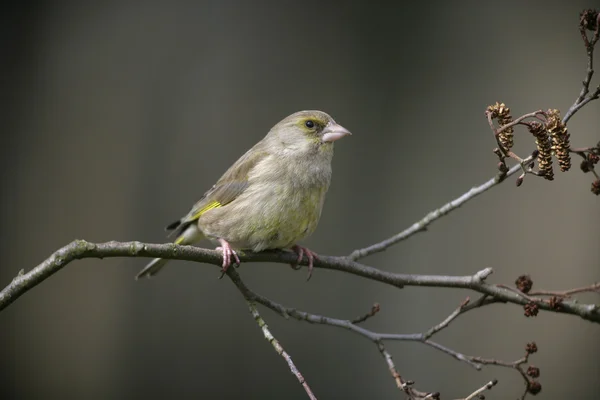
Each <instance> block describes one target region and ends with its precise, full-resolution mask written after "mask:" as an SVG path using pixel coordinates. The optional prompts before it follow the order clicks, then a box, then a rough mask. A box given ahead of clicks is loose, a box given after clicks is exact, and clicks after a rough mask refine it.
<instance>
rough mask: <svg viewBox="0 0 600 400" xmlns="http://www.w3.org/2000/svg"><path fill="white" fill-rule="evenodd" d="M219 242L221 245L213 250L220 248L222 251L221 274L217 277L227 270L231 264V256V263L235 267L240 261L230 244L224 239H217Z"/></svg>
mask: <svg viewBox="0 0 600 400" xmlns="http://www.w3.org/2000/svg"><path fill="white" fill-rule="evenodd" d="M219 242H220V243H221V246H219V247H217V248H215V250H220V251H221V252H222V253H223V264H222V269H221V276H220V277H219V279H221V278H223V276H224V275H225V273H226V272H227V269H228V268H229V267H230V266H231V264H232V262H231V259H232V258H233V259H234V260H235V262H234V263H233V264H234V265H235V266H236V267H239V265H240V264H241V262H240V258H239V257H238V255H237V253H236V252H235V250H233V249H232V248H231V245H230V244H229V243H228V242H227V241H226V240H225V239H219Z"/></svg>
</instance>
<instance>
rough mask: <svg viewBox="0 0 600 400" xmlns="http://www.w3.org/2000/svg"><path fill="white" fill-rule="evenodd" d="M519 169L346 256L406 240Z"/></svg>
mask: <svg viewBox="0 0 600 400" xmlns="http://www.w3.org/2000/svg"><path fill="white" fill-rule="evenodd" d="M529 161H531V160H529ZM519 169H521V166H520V165H515V166H513V167H512V168H510V169H509V170H508V171H507V172H505V173H502V172H500V173H498V174H497V175H496V176H495V177H493V178H492V179H489V180H488V181H487V182H484V183H483V184H481V185H479V186H475V187H473V188H471V189H470V190H469V191H467V192H466V193H463V194H462V195H460V196H459V197H457V198H456V199H454V200H452V201H450V202H448V203H446V204H444V205H443V206H441V207H440V208H438V209H436V210H433V211H431V212H430V213H428V214H427V215H425V217H423V218H422V219H421V220H419V221H417V222H415V223H414V224H412V225H411V226H410V227H408V228H407V229H405V230H403V231H402V232H400V233H398V234H396V235H394V236H392V237H390V238H388V239H385V240H382V241H381V242H378V243H375V244H372V245H370V246H367V247H364V248H361V249H357V250H354V251H353V252H352V253H351V254H350V255H349V256H348V258H350V259H352V260H354V261H357V260H359V259H361V258H365V257H367V256H370V255H372V254H375V253H379V252H381V251H384V250H386V249H387V248H388V247H390V246H393V245H395V244H397V243H399V242H401V241H403V240H406V239H408V238H409V237H411V236H413V235H414V234H416V233H419V232H423V231H425V230H427V228H428V227H429V225H431V224H432V223H433V222H435V221H437V220H438V219H440V218H442V217H443V216H445V215H448V214H449V213H450V212H452V211H454V210H456V209H457V208H459V207H460V206H462V205H463V204H465V203H466V202H468V201H469V200H473V199H474V198H475V197H477V196H479V195H480V194H482V193H485V192H486V191H488V190H490V189H491V188H493V187H494V186H496V185H498V184H500V183H501V182H503V181H504V180H505V179H506V178H507V177H509V176H511V175H514V174H515V173H516V172H517V171H519Z"/></svg>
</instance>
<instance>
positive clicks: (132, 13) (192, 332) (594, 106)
mask: <svg viewBox="0 0 600 400" xmlns="http://www.w3.org/2000/svg"><path fill="white" fill-rule="evenodd" d="M592 3H593V2H589V1H588V2H585V1H570V2H561V1H554V2H549V1H546V2H512V3H511V2H502V3H486V2H477V1H470V2H460V3H455V2H412V3H406V2H404V3H396V5H393V6H383V3H377V2H366V1H364V2H358V1H356V2H327V3H326V2H317V1H302V2H285V3H283V2H277V1H253V2H249V1H243V0H238V1H233V0H232V1H225V2H218V1H204V2H160V1H147V2H144V4H143V5H142V4H141V3H139V2H133V1H131V2H129V1H121V2H101V3H98V2H95V3H92V2H77V1H54V2H51V3H50V2H38V3H33V2H28V3H27V4H26V3H25V2H23V3H17V2H13V3H12V4H13V5H12V6H10V7H8V6H5V7H4V10H3V12H2V23H1V25H0V29H1V31H2V35H1V37H2V39H1V40H2V63H1V65H0V68H1V71H0V72H1V73H0V79H1V82H2V90H1V92H0V96H1V97H2V100H3V101H2V103H3V107H2V111H1V112H2V118H1V122H0V124H1V131H2V146H1V147H0V151H1V153H0V163H1V165H0V167H1V168H0V171H1V172H0V174H1V188H2V192H1V193H2V197H1V199H2V207H1V208H0V218H1V224H0V234H1V237H2V241H1V244H0V246H1V251H0V258H1V260H0V279H1V281H0V282H1V286H2V287H3V286H5V285H6V284H8V283H9V282H10V280H11V279H12V277H14V276H15V275H16V274H17V273H18V271H19V270H20V269H21V268H24V269H26V270H29V269H30V268H32V267H34V266H35V265H37V264H38V263H39V262H41V261H42V260H44V259H45V258H46V257H48V256H49V255H50V254H51V253H52V252H53V251H54V250H56V249H57V248H59V247H61V246H63V245H65V244H67V243H69V242H70V241H71V240H73V239H76V238H82V239H86V240H89V241H98V242H103V241H108V240H121V241H127V240H140V241H147V242H159V243H160V242H165V241H167V238H166V237H165V234H164V232H163V226H164V225H165V224H166V223H169V222H171V221H172V220H173V219H175V218H178V217H179V216H181V215H182V214H184V213H186V212H187V211H188V209H189V207H191V205H192V204H193V203H194V202H195V201H196V200H197V199H198V198H199V197H200V196H201V195H202V193H203V192H204V191H205V190H206V189H208V188H209V187H210V186H211V185H212V184H213V183H214V182H215V181H216V179H218V178H219V176H220V175H221V174H222V173H223V172H224V171H225V169H226V168H227V167H229V165H231V164H232V163H233V162H234V161H235V160H236V159H237V158H238V157H239V156H240V155H241V154H243V153H244V152H245V151H246V150H247V149H248V148H249V147H251V146H252V145H253V144H254V143H256V142H257V141H258V140H260V139H261V138H262V137H263V136H264V135H265V134H266V132H267V131H268V130H269V128H270V127H271V126H273V125H274V124H275V123H277V122H278V121H279V120H280V119H282V118H283V117H285V116H286V115H288V114H291V113H292V112H295V111H297V110H301V109H322V110H324V111H327V112H328V113H330V114H332V115H333V117H334V118H335V119H336V120H337V121H338V122H339V123H340V124H342V125H343V126H345V127H347V128H348V129H349V130H351V131H352V132H353V133H354V135H353V136H352V137H350V138H346V139H344V140H342V141H340V142H338V143H337V144H336V156H335V157H334V162H333V169H334V174H333V182H332V185H331V188H330V191H329V194H328V198H327V201H326V203H325V208H324V212H323V217H322V219H321V222H320V225H319V228H318V229H317V231H316V233H315V234H314V235H313V236H312V237H311V238H310V239H309V240H307V241H306V242H305V243H304V244H305V245H307V246H308V247H310V248H311V249H313V250H314V251H316V252H318V253H322V254H329V255H344V254H349V253H350V252H351V251H352V250H354V249H355V248H358V247H363V246H366V245H368V244H371V243H373V242H375V241H379V240H382V239H384V238H386V237H388V236H390V235H392V234H394V233H397V232H399V231H400V230H403V229H404V228H406V227H407V226H409V225H410V224H412V223H413V222H415V221H416V220H418V219H420V218H421V217H423V216H424V215H425V214H426V213H428V212H429V211H431V210H433V209H434V208H437V207H439V206H441V205H443V204H445V203H446V202H448V201H450V200H451V199H453V198H455V197H457V196H459V195H461V194H462V193H464V192H465V191H467V190H468V189H469V188H471V187H472V186H474V185H478V184H481V183H483V182H484V181H486V180H487V179H489V178H491V177H492V176H494V174H495V173H496V163H497V158H496V156H494V154H493V153H492V151H491V150H492V148H493V147H494V142H493V139H492V135H491V133H490V131H489V128H488V125H487V122H486V120H485V118H484V111H485V108H486V106H487V105H489V104H493V103H494V102H496V101H503V102H505V103H506V104H507V105H508V106H509V107H511V109H512V114H513V115H514V116H518V115H521V114H524V113H527V112H531V111H533V110H537V109H540V108H541V109H547V108H550V107H552V108H559V109H560V110H562V111H563V114H564V112H565V111H566V110H567V109H568V107H569V106H570V105H571V104H572V102H573V100H574V99H575V98H576V97H577V95H578V93H579V91H580V88H581V80H582V79H583V77H584V72H585V65H586V58H585V51H584V46H583V44H582V41H581V38H580V35H579V31H578V21H579V12H580V11H581V10H583V9H584V8H589V7H591V6H593V4H592ZM598 51H600V50H597V52H596V53H597V54H598ZM597 83H598V79H597V78H596V79H595V81H594V82H593V85H596V84H597ZM599 108H600V101H597V102H593V103H590V104H589V105H588V106H587V107H586V108H584V109H583V110H582V111H581V112H579V113H578V114H577V115H576V116H575V117H574V118H573V119H572V120H571V122H570V124H569V131H570V132H571V135H572V139H571V141H572V144H573V145H575V146H588V145H593V144H595V143H596V142H597V141H598V140H599V139H600V130H599V129H598V127H599V126H600V112H598V110H599ZM532 146H533V140H532V139H531V137H530V135H529V134H526V133H525V132H521V131H518V132H517V134H516V151H517V153H519V152H520V153H521V154H526V153H527V152H528V151H530V150H532V149H533V147H532ZM578 164H579V161H578V160H575V161H574V168H573V169H572V171H570V172H568V173H559V172H557V176H556V179H555V181H554V182H547V181H543V180H540V179H533V177H527V179H526V180H525V183H524V185H523V186H522V187H520V188H518V189H517V188H516V187H515V185H514V178H512V179H510V181H509V182H506V183H505V184H503V185H501V186H499V187H496V188H494V189H493V190H491V191H489V192H487V193H486V194H484V195H483V196H481V197H479V198H477V199H476V200H474V201H472V202H470V203H468V204H467V205H466V206H464V207H463V208H461V209H459V210H457V211H455V212H454V213H452V214H451V215H449V216H447V217H445V218H443V219H442V220H440V221H439V222H436V223H435V224H434V225H432V226H431V228H430V230H429V231H428V232H427V233H421V234H419V235H417V236H415V237H413V238H411V239H410V240H409V241H406V242H403V243H401V244H399V245H397V246H394V247H393V248H390V249H389V250H388V251H386V252H385V253H382V254H379V255H376V256H372V257H370V258H368V259H365V260H364V262H365V263H368V264H370V265H373V266H375V267H378V268H381V269H384V270H388V271H394V272H403V273H426V274H449V275H463V274H472V273H474V272H476V271H478V270H480V269H482V268H484V267H493V268H494V270H495V273H494V275H493V276H492V277H491V278H490V279H491V281H492V282H499V283H509V284H510V283H512V282H514V280H515V278H516V277H517V276H518V275H520V274H522V273H529V274H531V275H532V277H533V279H534V288H538V289H542V288H544V289H568V288H572V287H577V286H583V285H587V284H591V283H593V282H595V281H598V280H600V268H598V266H599V263H600V251H599V250H598V207H599V204H600V203H599V198H598V197H595V196H593V195H592V194H591V192H590V185H591V181H592V180H591V177H590V176H587V175H584V174H582V173H581V172H580V171H579V170H578V167H577V166H578ZM203 245H205V246H210V244H209V243H203ZM146 261H147V260H144V259H105V260H82V261H77V262H74V263H72V264H71V265H69V266H68V267H67V268H65V269H64V270H62V271H61V272H59V273H58V274H56V275H55V276H53V277H51V278H50V279H48V280H47V281H45V282H43V283H42V284H41V285H39V286H38V287H36V288H35V289H34V290H32V291H30V292H29V293H27V294H25V295H24V296H23V297H21V298H20V299H19V300H18V301H16V302H15V303H14V304H13V305H11V306H10V307H9V308H7V309H6V310H4V311H3V312H2V313H1V314H0V340H2V343H3V346H2V347H1V348H0V366H1V371H2V373H1V374H0V397H2V398H3V399H13V398H14V399H49V398H62V399H81V398H86V399H132V398H160V397H163V398H167V397H172V398H181V399H187V398H190V399H191V398H221V399H236V398H247V399H252V398H286V399H304V398H305V397H306V395H305V393H304V391H303V390H302V388H301V387H300V385H299V384H298V382H297V381H296V379H295V377H294V376H293V375H292V374H290V372H289V370H288V368H287V366H286V364H285V362H284V361H283V360H282V359H281V358H280V357H279V356H278V355H277V354H276V353H275V352H274V351H273V349H272V348H271V346H270V345H269V344H268V343H267V342H266V341H265V340H264V339H263V337H262V334H261V332H260V330H259V329H258V328H257V326H256V324H255V322H254V320H253V319H252V318H251V316H250V314H249V313H248V309H247V307H246V304H245V302H244V300H243V298H242V296H241V295H240V293H239V292H238V291H237V290H236V289H235V287H234V286H233V285H232V284H231V282H229V281H228V280H227V279H223V280H220V281H219V280H217V277H218V276H219V273H218V270H217V269H216V268H215V267H214V266H208V265H199V264H193V263H187V262H173V263H172V264H171V265H170V266H169V268H167V269H166V270H165V271H164V272H163V273H161V274H160V275H159V276H158V277H157V278H156V279H152V280H143V281H138V282H136V281H134V279H133V277H134V275H135V274H136V273H137V272H138V271H139V269H140V268H142V267H143V265H144V264H145V262H146ZM239 271H240V273H241V274H242V277H243V278H244V280H245V282H246V283H247V284H248V285H249V286H250V287H251V288H253V289H254V290H256V291H257V292H259V293H261V294H263V295H266V296H268V297H270V298H272V299H273V300H276V301H278V302H281V303H283V304H285V305H287V306H293V307H297V308H299V309H301V310H305V311H309V312H314V313H319V314H324V315H328V316H333V317H338V318H354V317H356V316H358V315H362V314H364V313H366V312H367V311H368V310H369V309H370V307H371V305H372V304H373V303H374V302H379V303H380V304H381V307H382V311H381V313H380V314H378V316H377V317H376V318H373V319H371V320H369V321H368V322H367V323H366V324H365V326H366V327H368V328H370V329H373V330H377V331H382V332H396V333H412V332H420V331H423V330H426V329H429V328H430V327H431V326H432V325H434V324H437V323H438V322H440V321H441V320H442V319H443V318H445V317H446V316H447V315H448V314H449V313H450V312H451V311H452V310H453V309H454V308H455V307H456V306H458V304H459V303H460V302H461V301H462V300H463V299H464V298H465V297H466V296H467V295H470V296H472V297H475V295H474V294H473V293H471V292H468V291H459V290H449V289H428V288H406V289H403V290H398V289H394V288H391V287H387V286H385V285H382V284H377V283H374V282H369V281H366V280H363V279H359V278H357V277H354V276H350V275H346V274H342V273H338V272H333V271H324V270H316V271H315V274H314V276H313V278H312V280H311V281H310V282H308V283H307V282H305V276H306V275H305V273H306V270H302V271H300V272H294V271H292V270H291V269H290V268H289V267H287V266H285V265H277V264H247V265H244V266H242V267H241V268H240V270H239ZM581 299H582V300H583V301H587V302H594V301H595V302H596V303H598V301H599V299H598V297H597V296H596V297H594V296H591V295H589V296H582V297H581ZM262 313H263V317H264V318H265V319H266V321H267V323H268V324H269V326H270V328H271V330H272V332H273V334H274V335H275V336H276V337H277V338H278V339H279V340H280V341H281V343H282V345H283V346H284V348H285V349H286V350H287V351H288V352H289V353H290V355H291V356H292V358H293V359H294V361H295V362H296V365H297V366H298V368H299V369H300V370H301V372H302V373H303V374H304V376H305V378H306V379H307V381H308V383H309V384H310V386H311V387H312V389H313V391H314V392H315V394H316V395H317V396H318V397H319V398H323V399H331V398H352V399H364V398H378V399H391V398H401V397H402V395H401V394H399V392H398V390H397V389H396V387H395V384H394V382H393V379H392V378H391V377H390V375H389V372H388V370H387V368H386V365H385V362H384V360H383V359H382V358H381V356H380V354H379V353H378V351H377V349H376V347H375V346H374V345H373V344H372V343H371V342H369V341H367V340H366V339H364V338H362V337H359V336H357V335H354V334H352V333H350V332H347V331H343V330H339V329H335V328H332V327H327V326H313V325H309V324H306V323H301V322H298V321H293V320H285V319H283V318H281V317H279V316H277V315H275V314H273V313H272V312H270V311H268V310H263V311H262ZM599 334H600V326H598V325H595V324H591V323H589V322H585V321H583V320H581V319H579V318H576V317H570V316H564V315H555V314H550V313H545V312H542V313H540V315H539V316H538V317H537V318H531V319H528V318H525V317H524V316H523V310H522V309H521V308H520V307H517V306H514V305H495V306H490V307H486V308H484V309H481V310H476V311H473V312H471V313H469V314H467V315H465V316H463V317H461V318H460V319H458V320H457V321H455V322H454V323H453V324H452V325H451V326H450V327H449V328H448V329H447V330H445V331H443V332H442V333H441V334H439V336H437V337H436V339H437V340H438V341H439V342H441V343H442V344H444V345H447V346H450V347H452V348H454V349H455V350H458V351H461V352H464V353H466V354H470V355H478V356H482V357H496V358H499V359H503V360H507V361H512V360H515V359H517V358H519V357H521V356H522V354H523V353H524V351H523V349H524V347H525V344H526V343H527V342H529V341H536V342H537V344H538V347H539V349H540V351H539V352H538V353H537V354H535V355H534V356H533V357H532V359H531V361H532V363H533V364H535V365H536V366H538V367H540V368H541V377H540V382H541V384H542V387H543V389H542V393H541V394H540V395H539V396H538V397H539V398H544V399H564V398H580V399H592V398H597V393H598V390H600V383H599V381H598V379H597V378H598V376H599V375H600V358H599V357H598V354H599V351H600V341H598V337H599ZM388 349H389V350H390V352H391V353H392V355H393V356H394V359H395V361H396V364H397V367H398V369H399V371H400V373H401V374H402V375H403V376H404V377H405V378H407V379H411V380H414V381H416V382H417V386H416V387H417V388H419V389H422V390H430V391H439V392H441V393H442V395H443V397H444V398H455V397H464V396H466V395H467V394H469V393H471V392H472V391H473V390H474V389H475V388H476V387H479V386H481V385H483V384H484V383H485V382H487V381H489V380H490V379H493V378H497V379H499V380H500V383H499V385H498V386H497V387H496V388H494V390H493V391H492V392H490V393H486V398H490V399H506V398H516V397H518V396H519V395H520V393H521V392H522V389H523V382H522V379H521V377H520V376H519V375H518V374H517V373H516V372H515V371H511V370H504V369H498V368H492V367H487V368H484V369H483V370H482V371H481V372H477V371H475V370H474V369H472V368H471V367H469V366H468V365H466V364H464V363H459V362H457V361H455V360H454V359H452V358H450V357H448V356H447V355H445V354H442V353H440V352H436V351H435V350H433V349H431V348H428V347H425V346H423V345H420V344H417V343H403V342H400V343H390V344H389V345H388Z"/></svg>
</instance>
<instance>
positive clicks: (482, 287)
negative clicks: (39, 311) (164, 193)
mask: <svg viewBox="0 0 600 400" xmlns="http://www.w3.org/2000/svg"><path fill="white" fill-rule="evenodd" d="M239 255H240V260H241V261H242V262H244V263H249V262H269V263H283V264H292V263H294V262H295V261H296V260H297V256H296V255H295V253H292V252H288V251H264V252H261V253H252V252H247V253H245V254H241V252H240V254H239ZM106 257H160V258H168V259H173V260H187V261H196V262H203V263H208V264H212V265H215V266H219V267H220V265H221V253H220V252H219V251H215V250H208V249H203V248H199V247H195V246H179V245H176V244H173V243H168V244H149V243H140V242H114V241H113V242H106V243H90V242H86V241H85V240H75V241H73V242H71V243H70V244H68V245H66V246H65V247H63V248H61V249H59V250H58V251H56V252H55V253H54V254H52V255H51V256H50V257H49V258H48V259H46V260H45V261H43V262H42V263H41V264H40V265H38V266H37V267H35V268H33V269H32V270H31V271H29V272H27V273H23V272H22V271H21V272H20V273H19V275H17V276H16V277H15V278H14V279H13V281H12V282H11V283H10V284H9V285H8V286H6V287H5V288H4V289H3V290H2V291H1V292H0V310H3V309H4V308H6V307H7V306H8V305H10V304H11V303H12V302H14V301H15V300H16V299H17V298H19V297H20V296H21V295H23V294H24V293H25V292H27V291H28V290H30V289H32V288H33V287H35V286H36V285H38V284H39V283H40V282H42V281H44V280H45V279H47V278H48V277H50V276H51V275H53V274H54V273H56V272H58V271H60V270H61V269H62V268H63V267H65V266H66V265H68V264H69V263H70V262H71V261H73V260H76V259H83V258H106ZM300 264H301V265H306V264H307V260H306V259H304V260H303V261H302V262H301V263H300ZM314 266H315V268H323V269H330V270H335V271H342V272H346V273H349V274H352V275H356V276H359V277H363V278H367V279H370V280H373V281H377V282H381V283H384V284H387V285H391V286H395V287H397V288H403V287H404V286H427V287H447V288H457V289H471V290H474V291H476V292H479V293H481V294H484V295H488V296H490V297H493V298H494V299H495V301H499V302H507V303H513V304H520V305H525V304H528V303H530V301H529V300H528V299H526V298H524V297H523V296H522V295H520V294H518V293H515V292H514V291H511V290H508V289H506V288H502V287H498V286H497V285H493V284H488V283H485V278H487V277H488V276H489V275H490V274H491V273H492V272H493V270H492V269H491V268H486V269H484V270H481V271H479V272H477V273H475V274H474V275H466V276H443V275H411V274H398V273H393V272H388V271H383V270H380V269H377V268H374V267H370V266H368V265H364V264H360V263H358V262H356V261H353V260H351V259H349V258H348V257H332V256H319V258H318V259H317V260H315V262H314ZM534 304H535V305H536V306H537V307H538V308H539V309H541V310H547V311H553V312H557V313H563V314H572V315H577V316H579V317H581V318H583V319H585V320H588V321H593V322H600V307H598V306H597V305H595V304H580V303H578V302H576V301H563V302H562V303H561V307H560V308H558V309H557V308H553V307H551V305H550V304H549V303H548V302H545V301H543V300H542V299H536V300H535V302H534Z"/></svg>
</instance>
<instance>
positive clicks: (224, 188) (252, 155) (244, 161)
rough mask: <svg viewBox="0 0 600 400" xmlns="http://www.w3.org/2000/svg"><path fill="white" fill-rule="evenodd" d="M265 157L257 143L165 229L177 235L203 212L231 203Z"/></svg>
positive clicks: (261, 146) (264, 151)
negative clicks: (187, 210)
mask: <svg viewBox="0 0 600 400" xmlns="http://www.w3.org/2000/svg"><path fill="white" fill-rule="evenodd" d="M267 155H268V153H267V152H266V150H265V149H264V148H263V145H262V142H259V143H257V144H256V145H255V146H254V147H253V148H252V149H250V150H248V151H247V152H246V154H244V155H243V156H241V157H240V158H239V159H238V160H237V161H236V162H235V163H234V164H233V165H232V166H231V167H230V168H229V169H228V170H227V171H226V172H225V173H224V174H223V176H222V177H221V178H220V179H219V180H218V181H217V183H215V184H214V185H213V187H212V188H210V189H209V190H208V191H207V192H206V193H204V195H203V196H202V198H201V199H200V200H198V201H197V202H196V204H194V206H193V207H192V209H191V210H190V212H188V213H187V215H186V216H185V217H183V218H181V219H180V220H177V221H175V222H173V223H171V224H169V225H168V226H167V227H166V229H167V230H175V232H176V233H177V235H179V234H180V233H181V232H183V231H184V230H185V229H186V228H187V227H188V226H189V225H191V224H192V223H193V222H194V221H196V220H198V218H200V216H201V215H202V214H204V213H205V212H207V211H209V210H212V209H213V208H218V207H223V206H225V205H227V204H229V203H231V202H232V201H233V200H235V199H236V198H237V197H238V196H239V195H240V194H242V193H243V192H244V190H246V188H247V187H248V175H249V174H250V172H251V171H252V169H253V168H254V167H255V166H256V164H258V162H260V161H261V160H263V159H264V157H265V156H267Z"/></svg>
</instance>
